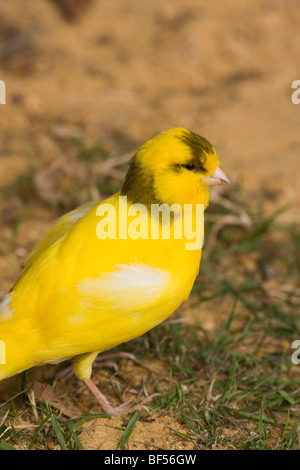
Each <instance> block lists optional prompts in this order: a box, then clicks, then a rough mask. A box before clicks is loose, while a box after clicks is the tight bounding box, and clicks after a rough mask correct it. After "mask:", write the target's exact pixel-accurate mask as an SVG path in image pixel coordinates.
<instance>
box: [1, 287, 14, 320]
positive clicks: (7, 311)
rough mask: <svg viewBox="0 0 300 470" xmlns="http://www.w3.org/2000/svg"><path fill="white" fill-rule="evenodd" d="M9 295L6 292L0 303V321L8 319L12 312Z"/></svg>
mask: <svg viewBox="0 0 300 470" xmlns="http://www.w3.org/2000/svg"><path fill="white" fill-rule="evenodd" d="M10 302H11V296H10V294H7V295H6V296H5V297H4V299H3V300H2V302H1V304H0V322H1V321H5V320H10V319H11V318H12V316H13V314H14V309H13V308H12V307H11V306H10Z"/></svg>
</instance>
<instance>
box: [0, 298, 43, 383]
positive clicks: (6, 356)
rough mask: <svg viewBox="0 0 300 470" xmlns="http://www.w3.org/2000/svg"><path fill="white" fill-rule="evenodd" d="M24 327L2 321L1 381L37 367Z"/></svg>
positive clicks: (0, 347) (0, 326)
mask: <svg viewBox="0 0 300 470" xmlns="http://www.w3.org/2000/svg"><path fill="white" fill-rule="evenodd" d="M0 308H1V304H0ZM22 323H23V322H22ZM24 326H25V325H24V324H21V322H13V321H12V320H6V321H1V319H0V381H1V380H4V379H6V378H8V377H11V376H13V375H16V374H18V373H19V372H22V371H24V370H26V369H30V368H31V367H33V366H34V365H35V364H34V360H32V359H33V344H32V341H31V340H30V338H28V337H26V335H25V334H24V332H25V331H26V329H25V328H24ZM29 331H30V330H29Z"/></svg>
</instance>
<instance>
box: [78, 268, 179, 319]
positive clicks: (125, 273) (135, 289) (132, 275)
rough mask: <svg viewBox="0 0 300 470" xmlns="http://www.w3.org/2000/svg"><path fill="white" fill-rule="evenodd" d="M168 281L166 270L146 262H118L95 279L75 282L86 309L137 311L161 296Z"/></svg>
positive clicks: (168, 276)
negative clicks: (112, 269)
mask: <svg viewBox="0 0 300 470" xmlns="http://www.w3.org/2000/svg"><path fill="white" fill-rule="evenodd" d="M170 280H171V275H170V273H169V272H168V271H166V270H163V269H160V268H156V267H153V266H149V265H146V264H130V265H125V264H118V265H117V266H116V269H115V270H114V271H112V272H109V273H103V274H101V275H100V276H99V277H98V278H96V279H85V280H83V281H81V282H80V283H79V284H78V290H79V293H80V294H81V302H82V303H83V304H84V305H83V306H84V307H86V308H89V307H92V306H93V307H94V308H95V307H96V308H100V309H101V310H102V309H104V310H106V309H113V310H122V311H123V312H126V311H127V312H128V311H134V310H139V309H141V308H145V307H146V306H148V305H150V304H151V303H154V302H156V301H157V298H160V297H163V294H164V293H165V290H166V288H167V286H168V284H169V282H170Z"/></svg>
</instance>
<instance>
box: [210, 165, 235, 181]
mask: <svg viewBox="0 0 300 470" xmlns="http://www.w3.org/2000/svg"><path fill="white" fill-rule="evenodd" d="M225 183H228V184H230V179H229V178H228V177H227V176H226V175H225V173H224V171H223V170H221V168H220V167H219V166H217V168H216V171H215V172H214V173H213V174H212V175H211V176H210V177H209V179H208V184H209V186H217V185H218V184H225Z"/></svg>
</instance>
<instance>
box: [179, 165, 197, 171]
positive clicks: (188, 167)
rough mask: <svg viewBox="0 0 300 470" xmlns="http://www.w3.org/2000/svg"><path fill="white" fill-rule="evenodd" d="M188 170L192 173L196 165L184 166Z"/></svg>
mask: <svg viewBox="0 0 300 470" xmlns="http://www.w3.org/2000/svg"><path fill="white" fill-rule="evenodd" d="M182 166H183V167H184V168H185V169H186V170H189V171H192V170H194V169H195V165H188V164H187V165H182Z"/></svg>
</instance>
